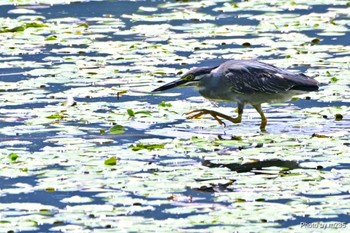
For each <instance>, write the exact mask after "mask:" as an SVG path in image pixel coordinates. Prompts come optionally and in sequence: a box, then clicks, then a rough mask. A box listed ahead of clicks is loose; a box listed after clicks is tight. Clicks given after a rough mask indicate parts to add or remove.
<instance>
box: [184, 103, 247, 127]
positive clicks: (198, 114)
mask: <svg viewBox="0 0 350 233" xmlns="http://www.w3.org/2000/svg"><path fill="white" fill-rule="evenodd" d="M243 107H244V104H238V116H237V117H236V118H233V117H230V116H227V115H225V114H222V113H220V112H217V111H213V110H208V109H198V110H193V111H191V112H188V113H186V115H187V118H188V119H194V118H199V117H201V116H202V115H205V114H209V115H211V116H212V117H214V119H215V120H216V121H217V122H219V124H220V125H226V124H225V123H224V122H223V121H222V120H221V119H219V117H221V118H223V119H225V120H228V121H231V122H232V123H241V122H242V114H243ZM193 113H195V114H194V115H192V116H189V115H190V114H193Z"/></svg>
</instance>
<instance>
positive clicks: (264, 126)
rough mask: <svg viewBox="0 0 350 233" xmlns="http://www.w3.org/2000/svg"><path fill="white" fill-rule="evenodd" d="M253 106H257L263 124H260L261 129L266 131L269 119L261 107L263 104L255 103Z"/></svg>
mask: <svg viewBox="0 0 350 233" xmlns="http://www.w3.org/2000/svg"><path fill="white" fill-rule="evenodd" d="M253 107H254V108H255V110H256V111H257V112H258V113H259V114H260V116H261V124H260V130H261V131H265V128H266V125H267V119H266V117H265V115H264V112H263V111H262V109H261V105H260V104H257V105H253Z"/></svg>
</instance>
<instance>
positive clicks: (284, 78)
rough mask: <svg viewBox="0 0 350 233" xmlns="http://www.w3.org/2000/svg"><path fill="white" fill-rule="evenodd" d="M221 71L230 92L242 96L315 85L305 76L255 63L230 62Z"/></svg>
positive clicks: (313, 81)
mask: <svg viewBox="0 0 350 233" xmlns="http://www.w3.org/2000/svg"><path fill="white" fill-rule="evenodd" d="M222 71H223V72H224V74H225V77H226V78H227V79H228V81H229V84H230V85H231V90H232V91H233V92H237V93H244V94H252V93H257V92H263V93H267V94H274V93H280V92H285V91H288V90H290V89H292V88H293V87H294V86H298V85H306V86H307V85H315V82H316V83H317V81H315V80H314V79H312V78H310V77H308V76H306V75H300V74H296V73H292V72H289V71H287V70H284V69H280V68H277V67H275V66H272V65H269V64H266V63H262V62H257V61H248V62H247V61H246V62H245V63H240V62H237V63H232V62H231V63H230V64H226V65H225V66H224V67H223V70H222Z"/></svg>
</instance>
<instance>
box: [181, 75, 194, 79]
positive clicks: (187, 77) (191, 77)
mask: <svg viewBox="0 0 350 233" xmlns="http://www.w3.org/2000/svg"><path fill="white" fill-rule="evenodd" d="M193 79H194V75H193V74H189V75H186V76H185V77H183V78H182V80H185V81H192V80H193Z"/></svg>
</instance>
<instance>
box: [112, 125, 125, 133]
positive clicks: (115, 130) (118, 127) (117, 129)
mask: <svg viewBox="0 0 350 233" xmlns="http://www.w3.org/2000/svg"><path fill="white" fill-rule="evenodd" d="M109 132H110V133H111V134H122V133H124V132H125V127H124V126H122V125H115V126H113V127H112V128H110V129H109Z"/></svg>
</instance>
